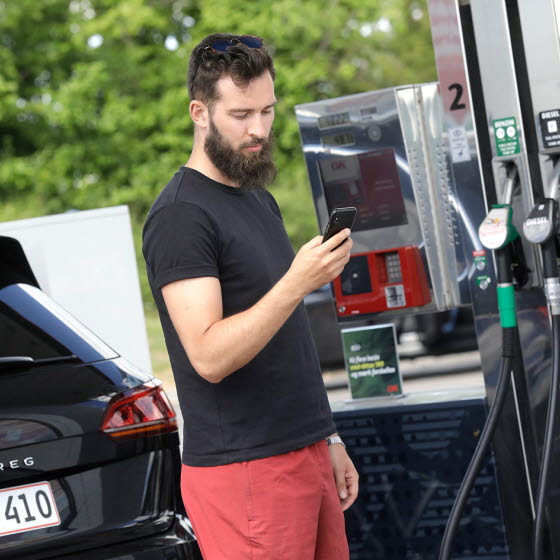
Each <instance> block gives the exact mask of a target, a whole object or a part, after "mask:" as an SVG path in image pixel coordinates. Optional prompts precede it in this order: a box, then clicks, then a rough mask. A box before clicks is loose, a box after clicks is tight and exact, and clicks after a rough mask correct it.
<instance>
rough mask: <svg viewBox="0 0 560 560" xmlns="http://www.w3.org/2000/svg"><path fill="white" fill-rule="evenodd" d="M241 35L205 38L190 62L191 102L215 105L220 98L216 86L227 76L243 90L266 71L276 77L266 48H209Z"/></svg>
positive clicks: (193, 52)
mask: <svg viewBox="0 0 560 560" xmlns="http://www.w3.org/2000/svg"><path fill="white" fill-rule="evenodd" d="M239 37H241V35H232V34H229V33H214V34H213V35H208V37H205V38H204V39H203V40H202V41H201V42H200V43H199V44H198V45H197V46H196V47H195V48H194V49H193V51H192V53H191V57H190V60H189V71H188V76H187V83H188V88H189V97H190V98H191V101H192V100H194V99H197V100H199V101H202V102H203V103H204V104H205V105H212V102H213V101H216V100H217V99H218V92H217V91H216V83H217V82H218V80H219V79H220V78H223V77H224V76H230V77H231V79H232V80H233V83H234V84H235V85H236V86H237V87H239V88H243V87H245V86H247V85H248V84H249V82H250V81H251V80H254V79H255V78H258V77H259V76H262V75H263V74H264V73H265V72H266V71H268V72H270V75H271V76H272V79H273V80H274V78H275V75H276V73H275V71H274V64H273V62H272V58H271V56H270V54H269V53H268V51H267V50H266V48H265V47H264V46H263V47H260V48H258V49H255V48H251V47H247V46H246V45H244V44H243V43H237V44H235V45H232V46H231V47H229V48H228V49H227V51H226V52H216V51H214V50H212V49H210V48H207V47H209V46H210V45H211V44H213V43H214V42H215V41H218V40H226V41H229V40H231V39H238V38H239Z"/></svg>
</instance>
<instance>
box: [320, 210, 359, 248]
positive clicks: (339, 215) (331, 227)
mask: <svg viewBox="0 0 560 560" xmlns="http://www.w3.org/2000/svg"><path fill="white" fill-rule="evenodd" d="M357 212H358V211H357V210H356V208H355V207H354V206H349V207H347V208H335V209H334V210H333V211H332V213H331V215H330V217H329V223H328V224H327V227H326V229H325V234H324V235H323V241H322V243H324V242H325V241H327V239H330V238H331V237H332V236H333V235H336V234H337V233H338V232H339V231H342V230H343V229H345V228H350V229H352V226H353V225H354V219H355V218H356V214H357ZM343 243H344V242H343ZM340 245H342V243H341V244H340ZM340 245H338V247H340ZM338 247H335V249H338ZM333 250H334V249H333Z"/></svg>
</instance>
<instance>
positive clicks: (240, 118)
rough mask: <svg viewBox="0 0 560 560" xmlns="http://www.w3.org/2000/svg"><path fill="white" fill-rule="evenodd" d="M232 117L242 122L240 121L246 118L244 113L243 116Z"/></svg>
mask: <svg viewBox="0 0 560 560" xmlns="http://www.w3.org/2000/svg"><path fill="white" fill-rule="evenodd" d="M233 116H234V118H236V119H239V120H242V119H244V118H245V117H246V116H247V113H244V114H243V115H233Z"/></svg>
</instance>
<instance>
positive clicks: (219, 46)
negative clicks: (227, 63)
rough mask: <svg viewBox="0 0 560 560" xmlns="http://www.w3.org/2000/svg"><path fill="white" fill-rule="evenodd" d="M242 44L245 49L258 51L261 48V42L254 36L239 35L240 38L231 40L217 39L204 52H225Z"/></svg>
mask: <svg viewBox="0 0 560 560" xmlns="http://www.w3.org/2000/svg"><path fill="white" fill-rule="evenodd" d="M239 43H242V44H243V45H245V46H246V47H250V48H252V49H260V48H261V47H262V46H263V40H262V39H261V38H260V37H257V36H256V35H241V36H240V37H234V38H233V39H218V40H217V41H214V42H213V43H211V44H210V45H208V46H207V47H206V48H205V50H207V51H216V52H227V50H228V49H229V48H230V47H233V46H235V45H238V44H239Z"/></svg>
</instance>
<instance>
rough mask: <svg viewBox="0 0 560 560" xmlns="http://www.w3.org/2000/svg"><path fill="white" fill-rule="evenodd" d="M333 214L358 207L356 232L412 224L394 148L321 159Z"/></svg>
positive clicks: (329, 206)
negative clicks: (344, 207) (342, 207)
mask: <svg viewBox="0 0 560 560" xmlns="http://www.w3.org/2000/svg"><path fill="white" fill-rule="evenodd" d="M319 169H320V172H321V177H322V179H323V187H324V191H325V199H326V203H327V209H328V212H329V214H330V213H331V212H332V210H333V209H334V208H339V207H341V206H355V207H356V208H357V209H358V214H357V216H356V220H355V222H354V227H353V229H354V231H361V230H368V229H379V228H385V227H391V226H399V225H404V224H407V223H408V220H407V217H406V210H405V206H404V198H403V194H402V187H401V183H400V179H399V173H398V170H397V161H396V159H395V151H394V150H393V148H383V149H380V150H375V151H372V152H366V153H363V154H358V155H349V156H341V157H334V158H329V159H323V160H321V161H319Z"/></svg>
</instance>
